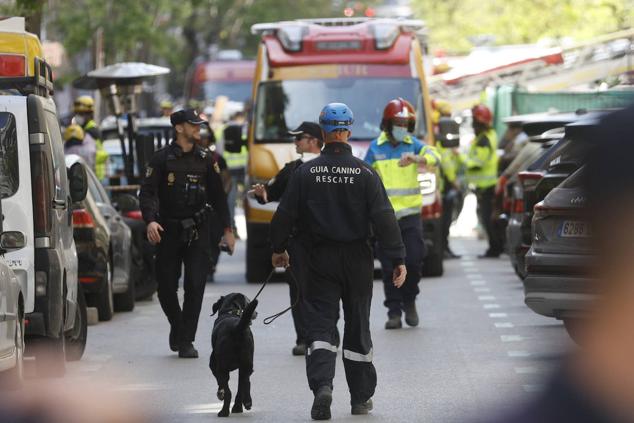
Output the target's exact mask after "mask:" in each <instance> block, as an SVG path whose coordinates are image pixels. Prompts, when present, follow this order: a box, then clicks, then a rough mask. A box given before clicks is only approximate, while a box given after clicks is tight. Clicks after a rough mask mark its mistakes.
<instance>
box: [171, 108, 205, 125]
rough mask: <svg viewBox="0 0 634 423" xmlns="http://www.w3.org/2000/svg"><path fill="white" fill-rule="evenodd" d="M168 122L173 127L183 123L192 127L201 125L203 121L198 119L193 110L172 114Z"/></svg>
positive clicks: (196, 113)
mask: <svg viewBox="0 0 634 423" xmlns="http://www.w3.org/2000/svg"><path fill="white" fill-rule="evenodd" d="M170 122H171V123H172V125H173V126H176V125H180V124H183V123H185V122H187V123H191V124H192V125H202V124H203V123H205V120H204V119H202V118H201V117H200V115H199V114H198V112H197V111H196V110H194V109H184V110H179V111H177V112H174V113H172V114H171V115H170Z"/></svg>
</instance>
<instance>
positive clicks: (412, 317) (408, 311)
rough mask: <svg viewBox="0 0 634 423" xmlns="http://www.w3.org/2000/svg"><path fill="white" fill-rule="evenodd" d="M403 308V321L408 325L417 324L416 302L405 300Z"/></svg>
mask: <svg viewBox="0 0 634 423" xmlns="http://www.w3.org/2000/svg"><path fill="white" fill-rule="evenodd" d="M403 309H405V323H407V324H408V325H410V326H418V312H417V311H416V302H414V301H412V302H407V303H404V304H403Z"/></svg>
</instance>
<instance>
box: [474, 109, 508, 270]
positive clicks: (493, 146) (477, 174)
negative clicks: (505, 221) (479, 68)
mask: <svg viewBox="0 0 634 423" xmlns="http://www.w3.org/2000/svg"><path fill="white" fill-rule="evenodd" d="M471 114H472V116H473V131H474V132H475V138H474V139H473V140H472V141H471V145H470V146H469V152H468V153H467V160H466V167H467V173H466V176H467V181H468V182H469V184H470V185H471V186H472V187H474V188H475V193H476V197H477V199H478V218H479V220H480V223H481V224H482V226H484V230H485V231H486V233H487V236H488V238H489V248H488V249H487V250H486V252H485V253H484V254H483V255H480V256H478V257H479V258H497V257H499V256H500V254H501V253H502V250H503V247H504V246H503V241H502V239H501V237H500V235H499V233H498V231H496V228H495V227H494V225H493V216H492V215H493V199H494V197H495V185H496V184H497V179H498V155H497V148H498V147H497V146H498V142H497V135H496V133H495V129H493V128H492V127H491V124H492V123H493V114H492V113H491V110H489V108H488V107H487V106H485V105H483V104H478V105H476V106H474V107H473V108H472V109H471Z"/></svg>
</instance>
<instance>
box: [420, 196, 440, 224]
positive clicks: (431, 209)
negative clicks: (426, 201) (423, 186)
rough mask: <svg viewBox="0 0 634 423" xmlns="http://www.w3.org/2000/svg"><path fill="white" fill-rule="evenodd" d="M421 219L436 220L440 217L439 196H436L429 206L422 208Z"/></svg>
mask: <svg viewBox="0 0 634 423" xmlns="http://www.w3.org/2000/svg"><path fill="white" fill-rule="evenodd" d="M421 213H422V215H423V219H438V218H440V217H441V216H442V202H441V201H440V196H439V195H436V198H435V201H434V202H433V203H432V204H430V205H429V206H423V209H422V212H421Z"/></svg>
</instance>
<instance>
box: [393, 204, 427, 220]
mask: <svg viewBox="0 0 634 423" xmlns="http://www.w3.org/2000/svg"><path fill="white" fill-rule="evenodd" d="M419 213H421V208H420V207H409V208H406V209H400V210H399V211H397V212H395V213H394V214H395V215H396V218H397V219H400V218H402V217H405V216H409V215H411V214H419Z"/></svg>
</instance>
